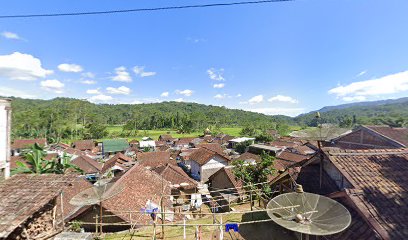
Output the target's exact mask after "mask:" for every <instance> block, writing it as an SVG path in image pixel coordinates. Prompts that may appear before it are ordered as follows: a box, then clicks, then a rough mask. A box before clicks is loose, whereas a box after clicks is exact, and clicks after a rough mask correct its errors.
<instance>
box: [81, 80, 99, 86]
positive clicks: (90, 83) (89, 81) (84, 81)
mask: <svg viewBox="0 0 408 240" xmlns="http://www.w3.org/2000/svg"><path fill="white" fill-rule="evenodd" d="M81 83H83V84H88V85H92V84H96V81H95V80H81Z"/></svg>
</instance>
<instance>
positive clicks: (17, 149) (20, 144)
mask: <svg viewBox="0 0 408 240" xmlns="http://www.w3.org/2000/svg"><path fill="white" fill-rule="evenodd" d="M36 143H37V144H38V145H39V146H41V147H46V146H47V139H45V138H36V139H16V140H14V142H13V144H12V145H11V156H18V155H20V153H21V151H22V150H25V149H30V148H31V147H32V146H33V145H34V144H36Z"/></svg>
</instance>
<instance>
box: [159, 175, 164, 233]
mask: <svg viewBox="0 0 408 240" xmlns="http://www.w3.org/2000/svg"><path fill="white" fill-rule="evenodd" d="M163 194H164V183H163V176H162V195H161V197H160V209H161V212H162V216H161V219H162V220H161V222H162V238H163V239H164V217H165V216H164V208H163Z"/></svg>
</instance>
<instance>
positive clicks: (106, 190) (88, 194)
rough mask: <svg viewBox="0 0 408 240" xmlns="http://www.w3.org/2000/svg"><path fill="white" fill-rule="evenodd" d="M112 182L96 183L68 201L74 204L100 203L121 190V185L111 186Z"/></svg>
mask: <svg viewBox="0 0 408 240" xmlns="http://www.w3.org/2000/svg"><path fill="white" fill-rule="evenodd" d="M112 186H113V183H97V184H96V185H94V186H92V187H91V188H88V189H85V190H84V191H82V192H80V193H78V194H77V195H75V196H74V197H73V198H72V199H71V200H70V201H69V203H70V204H72V205H75V206H85V205H94V204H100V203H101V202H102V201H105V200H107V199H109V198H111V197H113V196H115V195H117V194H119V193H120V192H122V191H123V186H122V185H119V186H118V185H117V186H115V187H114V188H112Z"/></svg>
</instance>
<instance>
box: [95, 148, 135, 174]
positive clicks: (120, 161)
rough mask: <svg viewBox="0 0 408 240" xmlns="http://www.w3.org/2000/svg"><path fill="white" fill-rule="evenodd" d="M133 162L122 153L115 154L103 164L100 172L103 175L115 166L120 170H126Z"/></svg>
mask: <svg viewBox="0 0 408 240" xmlns="http://www.w3.org/2000/svg"><path fill="white" fill-rule="evenodd" d="M134 162H135V161H133V159H132V158H131V157H128V156H126V155H125V154H123V153H117V154H115V156H113V157H111V158H110V159H109V160H108V161H106V162H105V163H104V164H103V167H102V170H101V172H102V173H104V172H106V171H107V170H109V169H111V168H112V167H113V166H115V165H116V166H119V167H121V168H122V169H128V168H130V167H131V166H132V163H134Z"/></svg>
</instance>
